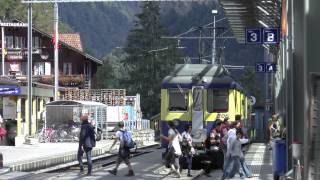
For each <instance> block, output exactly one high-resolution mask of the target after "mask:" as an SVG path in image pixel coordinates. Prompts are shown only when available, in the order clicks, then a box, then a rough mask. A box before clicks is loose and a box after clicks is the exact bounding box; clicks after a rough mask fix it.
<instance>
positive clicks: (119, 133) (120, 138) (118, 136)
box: [116, 128, 125, 141]
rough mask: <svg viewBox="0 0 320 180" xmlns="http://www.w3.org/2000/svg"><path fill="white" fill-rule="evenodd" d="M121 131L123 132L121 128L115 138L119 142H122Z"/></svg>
mask: <svg viewBox="0 0 320 180" xmlns="http://www.w3.org/2000/svg"><path fill="white" fill-rule="evenodd" d="M122 131H125V130H124V129H123V128H121V129H119V130H118V131H117V132H116V137H117V138H118V140H119V141H122V136H123V132H122Z"/></svg>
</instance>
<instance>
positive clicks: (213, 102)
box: [208, 89, 229, 113]
mask: <svg viewBox="0 0 320 180" xmlns="http://www.w3.org/2000/svg"><path fill="white" fill-rule="evenodd" d="M228 102H229V93H228V89H208V112H210V113H212V112H227V111H228V108H229V103H228Z"/></svg>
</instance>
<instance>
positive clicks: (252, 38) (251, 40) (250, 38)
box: [246, 28, 261, 44]
mask: <svg viewBox="0 0 320 180" xmlns="http://www.w3.org/2000/svg"><path fill="white" fill-rule="evenodd" d="M246 43H247V44H258V43H261V29H260V28H250V29H249V28H248V29H246Z"/></svg>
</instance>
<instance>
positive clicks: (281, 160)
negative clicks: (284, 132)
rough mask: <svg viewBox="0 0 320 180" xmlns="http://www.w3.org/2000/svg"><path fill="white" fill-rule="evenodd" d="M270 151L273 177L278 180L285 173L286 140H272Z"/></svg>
mask: <svg viewBox="0 0 320 180" xmlns="http://www.w3.org/2000/svg"><path fill="white" fill-rule="evenodd" d="M272 149H273V152H272V159H273V175H274V178H275V179H278V178H279V176H282V175H284V174H285V172H286V158H287V155H286V140H279V139H276V140H274V144H273V148H272Z"/></svg>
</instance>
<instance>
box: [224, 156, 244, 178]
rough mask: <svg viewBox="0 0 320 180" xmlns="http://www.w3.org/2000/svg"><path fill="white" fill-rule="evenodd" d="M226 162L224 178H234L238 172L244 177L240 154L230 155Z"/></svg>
mask: <svg viewBox="0 0 320 180" xmlns="http://www.w3.org/2000/svg"><path fill="white" fill-rule="evenodd" d="M227 159H228V160H227V163H226V168H225V169H224V173H223V177H224V178H233V177H234V176H235V175H236V174H237V173H239V174H240V177H243V174H241V172H240V167H241V164H240V158H239V156H233V157H228V158H227Z"/></svg>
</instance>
